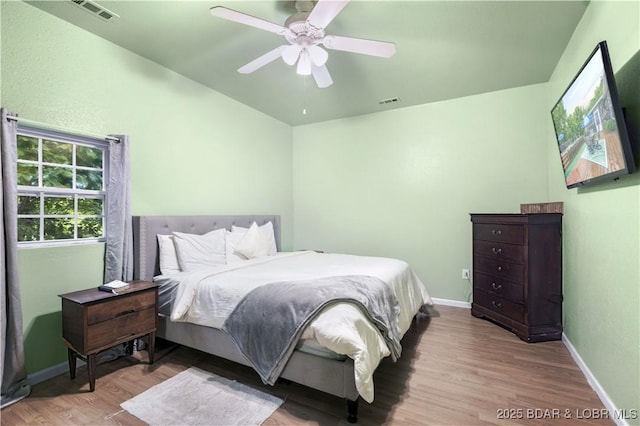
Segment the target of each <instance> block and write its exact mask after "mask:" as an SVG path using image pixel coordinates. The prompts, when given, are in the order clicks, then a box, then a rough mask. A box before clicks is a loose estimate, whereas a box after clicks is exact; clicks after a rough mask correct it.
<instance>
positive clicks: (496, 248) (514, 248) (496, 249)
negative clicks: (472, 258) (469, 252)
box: [473, 240, 525, 263]
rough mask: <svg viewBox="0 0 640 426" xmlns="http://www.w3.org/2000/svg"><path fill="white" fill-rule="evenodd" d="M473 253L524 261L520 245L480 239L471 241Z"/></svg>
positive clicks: (512, 260)
mask: <svg viewBox="0 0 640 426" xmlns="http://www.w3.org/2000/svg"><path fill="white" fill-rule="evenodd" d="M473 253H474V254H478V255H481V256H487V257H491V258H494V259H502V260H506V261H508V262H514V263H524V254H525V253H524V246H521V245H517V244H505V243H498V242H495V241H482V240H477V241H474V242H473Z"/></svg>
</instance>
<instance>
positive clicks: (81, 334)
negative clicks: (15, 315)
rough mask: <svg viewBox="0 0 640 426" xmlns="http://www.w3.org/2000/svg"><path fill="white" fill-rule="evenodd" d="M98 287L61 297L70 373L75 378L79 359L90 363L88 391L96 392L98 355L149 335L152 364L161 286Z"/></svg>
mask: <svg viewBox="0 0 640 426" xmlns="http://www.w3.org/2000/svg"><path fill="white" fill-rule="evenodd" d="M117 291H118V292H119V294H114V293H108V292H104V291H100V290H98V289H97V288H92V289H88V290H81V291H75V292H73V293H67V294H61V295H60V297H61V298H62V340H63V342H64V343H65V345H66V346H67V348H68V357H69V374H70V375H71V378H72V379H74V378H75V375H76V357H77V356H80V357H81V358H83V359H86V361H87V368H88V372H89V389H90V390H91V391H92V392H93V391H94V390H95V381H96V375H95V370H96V364H97V355H98V353H100V352H102V351H104V350H105V349H109V348H111V347H114V346H116V345H119V344H121V343H125V342H128V341H130V340H133V339H136V338H138V337H142V336H145V335H149V345H148V353H149V363H150V364H151V363H153V353H154V349H155V333H156V328H157V326H156V324H157V318H158V308H157V300H158V285H157V284H154V283H152V282H147V281H132V282H130V283H129V286H127V287H125V288H123V289H122V290H117Z"/></svg>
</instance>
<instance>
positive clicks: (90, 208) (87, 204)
mask: <svg viewBox="0 0 640 426" xmlns="http://www.w3.org/2000/svg"><path fill="white" fill-rule="evenodd" d="M78 215H80V216H95V215H98V216H100V215H102V200H101V199H100V198H78Z"/></svg>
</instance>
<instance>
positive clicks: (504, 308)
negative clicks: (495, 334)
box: [473, 289, 524, 322]
mask: <svg viewBox="0 0 640 426" xmlns="http://www.w3.org/2000/svg"><path fill="white" fill-rule="evenodd" d="M473 303H477V304H478V305H480V306H483V307H485V308H487V309H490V310H492V311H493V312H497V313H499V314H502V315H504V316H506V317H508V318H511V319H512V320H514V321H518V322H524V307H523V306H522V305H520V304H518V303H513V302H510V301H508V300H506V299H503V298H502V297H498V296H496V295H493V294H489V293H485V292H484V291H481V290H478V289H476V290H475V291H474V292H473Z"/></svg>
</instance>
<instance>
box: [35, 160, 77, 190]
mask: <svg viewBox="0 0 640 426" xmlns="http://www.w3.org/2000/svg"><path fill="white" fill-rule="evenodd" d="M42 185H43V186H48V187H51V188H71V187H72V186H73V171H72V169H69V168H65V167H54V166H44V165H43V166H42Z"/></svg>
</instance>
